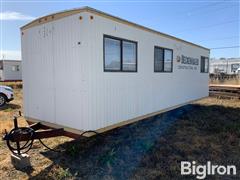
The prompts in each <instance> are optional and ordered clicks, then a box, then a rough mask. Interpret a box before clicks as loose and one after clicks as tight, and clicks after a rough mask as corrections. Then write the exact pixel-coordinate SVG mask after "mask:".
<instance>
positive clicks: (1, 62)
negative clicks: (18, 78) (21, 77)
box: [0, 61, 3, 70]
mask: <svg viewBox="0 0 240 180" xmlns="http://www.w3.org/2000/svg"><path fill="white" fill-rule="evenodd" d="M0 70H3V61H0Z"/></svg>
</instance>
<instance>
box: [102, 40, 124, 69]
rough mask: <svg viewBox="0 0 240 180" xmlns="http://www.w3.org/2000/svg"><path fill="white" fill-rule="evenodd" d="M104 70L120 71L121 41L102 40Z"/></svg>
mask: <svg viewBox="0 0 240 180" xmlns="http://www.w3.org/2000/svg"><path fill="white" fill-rule="evenodd" d="M104 46H105V47H104V51H105V52H104V53H105V54H104V55H105V66H104V67H105V70H111V71H120V69H121V41H119V40H116V39H110V38H104Z"/></svg>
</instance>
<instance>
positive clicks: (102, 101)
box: [23, 12, 209, 130]
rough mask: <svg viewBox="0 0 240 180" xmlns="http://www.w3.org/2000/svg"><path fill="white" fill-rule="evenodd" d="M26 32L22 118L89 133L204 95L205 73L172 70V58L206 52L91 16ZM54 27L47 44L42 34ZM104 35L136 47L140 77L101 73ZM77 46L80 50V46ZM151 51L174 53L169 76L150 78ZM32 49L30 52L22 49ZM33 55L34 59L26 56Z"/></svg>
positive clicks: (138, 75) (151, 72) (75, 18)
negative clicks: (42, 31) (159, 48)
mask: <svg viewBox="0 0 240 180" xmlns="http://www.w3.org/2000/svg"><path fill="white" fill-rule="evenodd" d="M79 15H80V14H77V15H73V16H69V17H65V18H62V19H60V20H57V21H53V22H51V23H46V24H44V25H40V26H36V27H34V28H30V29H28V30H26V34H24V37H23V47H24V48H23V54H24V56H23V61H24V86H25V88H24V101H25V104H24V106H25V111H26V112H27V113H26V116H28V117H31V118H35V119H40V120H43V121H47V122H55V123H56V124H60V125H64V126H67V127H71V128H75V129H80V130H89V129H91V130H94V129H99V128H102V127H105V126H108V125H112V124H115V123H118V122H121V121H123V120H128V119H132V118H135V117H138V116H141V115H145V114H148V113H152V112H156V111H159V110H162V109H165V108H168V107H172V106H175V105H179V104H182V103H185V102H188V101H191V100H195V99H199V98H202V97H205V96H208V74H207V73H200V69H199V68H200V65H199V66H198V69H197V70H180V69H177V62H176V57H177V56H178V55H182V54H183V55H186V56H190V57H195V58H199V59H200V56H209V54H208V51H207V50H204V49H202V48H198V47H195V46H192V45H188V44H185V43H183V42H180V41H176V40H173V39H170V38H166V37H161V36H159V35H157V34H153V33H150V32H146V31H143V30H140V29H137V28H134V27H132V26H128V25H124V24H120V23H117V22H115V21H113V20H109V19H106V18H103V17H100V16H96V15H93V16H94V19H93V20H90V15H92V14H91V13H87V12H84V13H81V16H82V17H83V19H82V20H79ZM44 27H45V28H50V29H51V28H53V30H52V34H50V35H49V38H41V37H39V35H37V34H38V32H39V30H41V29H44ZM103 34H107V35H112V36H116V37H120V38H125V39H129V40H134V41H137V42H138V72H136V73H127V72H103V71H104V70H103ZM78 42H80V44H78ZM154 46H161V47H165V48H170V49H173V73H154ZM28 48H30V49H28ZM30 52H36V53H30Z"/></svg>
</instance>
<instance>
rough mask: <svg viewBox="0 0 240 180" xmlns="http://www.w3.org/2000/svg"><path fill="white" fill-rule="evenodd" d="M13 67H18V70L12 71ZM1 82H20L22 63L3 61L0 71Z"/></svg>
mask: <svg viewBox="0 0 240 180" xmlns="http://www.w3.org/2000/svg"><path fill="white" fill-rule="evenodd" d="M14 66H19V70H16V69H14V68H13V67H14ZM0 77H1V78H0V80H1V81H14V80H22V63H21V61H14V60H13V61H11V60H4V61H3V70H0Z"/></svg>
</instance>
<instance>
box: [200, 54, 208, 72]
mask: <svg viewBox="0 0 240 180" xmlns="http://www.w3.org/2000/svg"><path fill="white" fill-rule="evenodd" d="M200 69H201V73H208V70H209V58H208V57H204V56H201V68H200Z"/></svg>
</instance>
